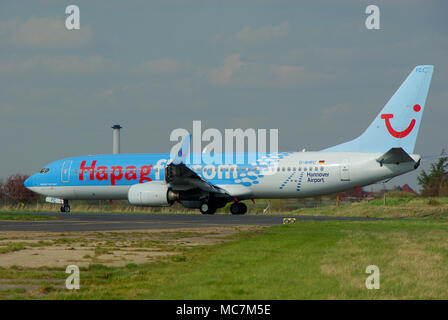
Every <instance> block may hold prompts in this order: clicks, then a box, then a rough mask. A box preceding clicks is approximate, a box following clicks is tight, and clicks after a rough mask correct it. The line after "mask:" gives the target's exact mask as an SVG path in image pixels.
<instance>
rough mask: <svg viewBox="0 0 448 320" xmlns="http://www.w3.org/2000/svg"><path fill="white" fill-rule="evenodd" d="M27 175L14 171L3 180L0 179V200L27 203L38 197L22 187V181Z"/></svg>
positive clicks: (3, 202)
mask: <svg viewBox="0 0 448 320" xmlns="http://www.w3.org/2000/svg"><path fill="white" fill-rule="evenodd" d="M28 177H29V176H28V175H26V174H20V173H16V174H13V175H11V176H9V177H8V178H7V179H6V180H5V181H3V180H0V201H1V203H2V204H5V203H19V202H24V203H29V202H32V201H35V200H37V199H38V198H39V195H38V194H36V193H34V192H32V191H30V190H28V189H27V188H25V187H24V185H23V183H24V182H25V180H26V179H27V178H28Z"/></svg>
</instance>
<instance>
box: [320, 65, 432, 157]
mask: <svg viewBox="0 0 448 320" xmlns="http://www.w3.org/2000/svg"><path fill="white" fill-rule="evenodd" d="M433 71H434V66H417V67H415V68H414V70H412V72H411V73H410V74H409V76H408V77H407V78H406V80H405V81H404V82H403V83H402V85H401V86H400V88H398V90H397V91H396V92H395V94H394V95H393V96H392V98H391V99H390V100H389V101H388V102H387V103H386V105H385V106H384V108H383V110H381V112H380V113H379V114H378V115H377V117H376V118H375V120H373V122H372V123H371V124H370V126H369V127H368V128H367V130H366V131H364V133H363V134H361V135H360V136H359V137H358V138H356V139H354V140H351V141H348V142H345V143H342V144H339V145H336V146H334V147H330V148H327V149H324V150H322V151H345V152H372V153H383V152H386V151H387V150H389V149H391V148H395V147H398V148H403V149H404V150H405V151H406V152H407V153H409V154H412V153H413V152H414V147H415V141H416V139H417V134H418V129H419V127H420V122H421V120H422V115H423V111H424V109H425V101H426V96H427V95H428V90H429V85H430V83H431V77H432V73H433Z"/></svg>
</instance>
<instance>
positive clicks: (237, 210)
mask: <svg viewBox="0 0 448 320" xmlns="http://www.w3.org/2000/svg"><path fill="white" fill-rule="evenodd" d="M216 209H217V206H216V205H215V204H213V203H212V202H204V203H202V204H201V206H200V207H199V211H201V213H202V214H214V213H215V212H216ZM230 212H231V213H232V214H245V213H246V212H247V206H246V205H245V204H244V203H243V202H239V201H238V202H234V203H232V205H231V206H230Z"/></svg>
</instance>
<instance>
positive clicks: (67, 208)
mask: <svg viewBox="0 0 448 320" xmlns="http://www.w3.org/2000/svg"><path fill="white" fill-rule="evenodd" d="M61 212H65V213H69V212H70V205H69V204H68V200H64V205H63V206H61Z"/></svg>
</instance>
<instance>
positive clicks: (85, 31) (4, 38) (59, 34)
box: [0, 17, 91, 49]
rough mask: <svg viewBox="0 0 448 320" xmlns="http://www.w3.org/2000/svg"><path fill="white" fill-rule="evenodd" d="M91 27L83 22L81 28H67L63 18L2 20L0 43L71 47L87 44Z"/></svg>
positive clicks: (44, 47) (17, 45)
mask: <svg viewBox="0 0 448 320" xmlns="http://www.w3.org/2000/svg"><path fill="white" fill-rule="evenodd" d="M90 37H91V32H90V28H89V27H88V26H84V25H82V24H81V29H80V30H67V29H66V27H65V21H64V20H63V19H58V18H52V17H31V18H29V19H28V20H23V19H22V18H15V19H12V20H9V21H5V22H0V43H1V42H3V43H7V44H9V45H13V46H16V47H22V48H43V49H48V48H52V49H55V48H56V49H57V48H59V49H71V48H76V47H80V46H84V45H86V44H87V43H88V42H89V40H90Z"/></svg>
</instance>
